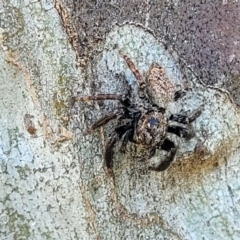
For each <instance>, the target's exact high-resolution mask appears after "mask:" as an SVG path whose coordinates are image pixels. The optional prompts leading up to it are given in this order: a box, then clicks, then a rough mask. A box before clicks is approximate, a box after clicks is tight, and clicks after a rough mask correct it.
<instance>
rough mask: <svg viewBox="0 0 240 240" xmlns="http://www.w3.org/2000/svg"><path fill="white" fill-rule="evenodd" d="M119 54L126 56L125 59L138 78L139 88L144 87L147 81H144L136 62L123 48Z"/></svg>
mask: <svg viewBox="0 0 240 240" xmlns="http://www.w3.org/2000/svg"><path fill="white" fill-rule="evenodd" d="M119 54H120V55H121V56H122V57H123V58H124V60H125V61H126V63H127V65H128V67H129V69H130V70H131V72H132V73H133V75H134V76H135V78H136V79H137V83H138V86H139V88H140V89H144V88H145V87H146V82H145V81H144V79H143V77H142V75H141V74H140V72H139V71H138V70H137V68H136V66H135V65H134V63H133V62H132V61H131V59H130V58H129V57H128V56H127V55H125V54H124V53H123V52H122V51H121V50H120V51H119Z"/></svg>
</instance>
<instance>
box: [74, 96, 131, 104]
mask: <svg viewBox="0 0 240 240" xmlns="http://www.w3.org/2000/svg"><path fill="white" fill-rule="evenodd" d="M73 100H74V101H75V102H86V101H102V100H115V101H120V102H121V103H122V104H123V105H124V106H126V107H128V106H129V105H130V101H129V99H128V98H126V97H124V96H123V95H120V94H98V95H95V96H85V97H74V98H73Z"/></svg>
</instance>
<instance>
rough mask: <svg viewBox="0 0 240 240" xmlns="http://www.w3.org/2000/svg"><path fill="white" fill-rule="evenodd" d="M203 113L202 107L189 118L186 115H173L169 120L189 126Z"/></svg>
mask: <svg viewBox="0 0 240 240" xmlns="http://www.w3.org/2000/svg"><path fill="white" fill-rule="evenodd" d="M202 111H203V106H200V107H199V108H198V109H196V110H195V111H193V112H192V113H191V114H190V115H189V116H188V115H185V114H172V115H171V116H170V117H169V120H171V121H175V122H179V123H183V124H189V123H191V122H193V121H194V120H195V119H197V118H198V117H199V116H200V115H201V113H202Z"/></svg>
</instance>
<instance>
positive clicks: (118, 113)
mask: <svg viewBox="0 0 240 240" xmlns="http://www.w3.org/2000/svg"><path fill="white" fill-rule="evenodd" d="M123 115H124V112H123V111H120V110H117V111H114V112H113V113H111V114H108V115H106V116H104V117H102V118H100V119H99V120H98V121H96V122H95V123H94V124H93V125H92V126H91V127H90V128H88V130H87V132H86V133H87V134H91V133H92V132H93V131H94V130H95V129H97V128H99V127H101V126H103V125H105V124H107V123H108V122H109V121H110V120H112V119H115V118H117V117H118V118H120V117H122V116H123Z"/></svg>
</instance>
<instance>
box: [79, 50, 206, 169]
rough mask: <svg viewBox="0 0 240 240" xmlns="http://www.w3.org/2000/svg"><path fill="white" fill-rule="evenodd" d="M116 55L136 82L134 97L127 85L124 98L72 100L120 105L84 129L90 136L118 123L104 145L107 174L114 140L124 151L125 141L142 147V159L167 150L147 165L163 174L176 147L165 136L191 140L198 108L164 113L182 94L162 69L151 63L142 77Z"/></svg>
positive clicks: (80, 98)
mask: <svg viewBox="0 0 240 240" xmlns="http://www.w3.org/2000/svg"><path fill="white" fill-rule="evenodd" d="M119 53H120V55H121V56H122V57H123V59H124V60H125V62H126V64H127V65H128V67H129V69H130V70H131V72H132V73H133V75H134V76H135V78H136V80H137V85H138V92H137V94H136V93H135V92H134V90H133V87H132V86H129V89H128V93H127V94H126V95H119V94H99V95H95V96H86V97H75V98H74V100H75V101H100V100H117V101H119V102H120V104H121V107H119V108H118V109H115V110H113V111H112V112H111V113H109V114H108V115H106V116H104V117H102V118H101V119H99V120H98V121H96V122H95V123H94V124H93V125H92V126H91V127H90V128H88V130H87V133H88V134H90V133H92V132H93V131H94V130H95V129H97V128H99V127H100V126H103V125H105V124H106V123H107V122H109V121H110V120H112V119H116V118H117V119H118V120H120V122H122V124H120V125H119V126H117V127H116V128H115V129H114V131H113V132H112V134H111V136H110V139H109V140H108V142H107V144H106V151H105V156H104V159H105V164H106V167H107V169H108V171H110V172H112V168H113V154H114V147H115V145H116V143H117V142H118V141H122V145H121V148H120V149H125V147H126V145H127V143H128V142H129V141H130V142H133V143H135V144H140V145H142V147H144V148H146V149H148V150H150V151H148V152H149V153H150V154H149V153H148V154H147V156H146V158H148V159H150V158H151V157H153V156H154V154H155V152H156V150H157V149H160V150H164V151H167V155H166V157H165V159H163V161H161V162H160V163H159V164H157V165H156V166H149V170H155V171H164V170H166V169H167V168H168V167H169V166H170V165H171V163H172V162H173V160H174V157H175V155H176V151H177V146H176V144H175V143H174V142H173V141H172V140H170V139H169V138H168V137H167V133H173V134H175V135H177V136H179V137H181V138H185V139H187V140H188V139H190V138H192V137H193V136H194V131H193V129H192V127H191V125H190V123H191V122H193V121H194V120H195V119H196V118H197V117H199V116H200V114H201V112H202V106H200V107H199V108H198V109H196V110H195V111H193V112H192V113H191V114H189V115H186V114H178V113H170V114H169V113H167V111H166V110H167V107H168V104H169V103H170V102H174V101H177V100H178V99H180V98H181V97H182V96H183V95H184V94H185V91H184V90H176V86H174V85H173V83H171V82H170V81H169V79H168V78H167V76H166V74H165V72H164V70H163V68H162V67H161V66H159V65H158V64H152V65H151V67H150V68H149V70H148V72H147V74H146V76H145V77H143V76H142V75H141V74H140V72H139V71H138V69H137V68H136V66H135V65H134V63H133V62H132V61H131V60H130V58H128V57H127V56H126V55H125V54H124V53H123V52H122V51H120V52H119Z"/></svg>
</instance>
